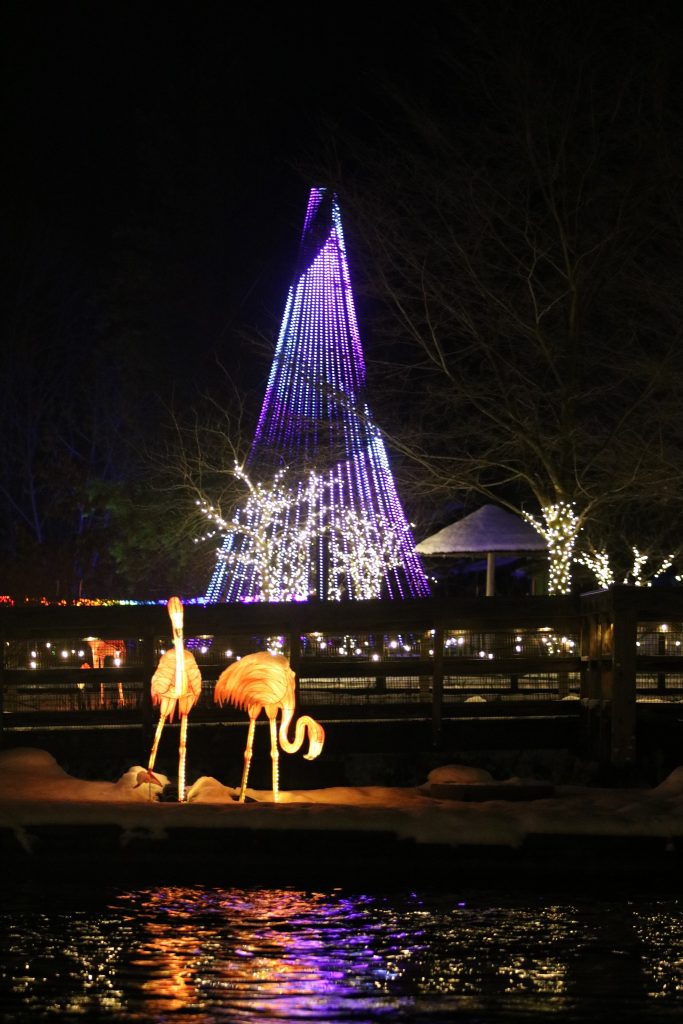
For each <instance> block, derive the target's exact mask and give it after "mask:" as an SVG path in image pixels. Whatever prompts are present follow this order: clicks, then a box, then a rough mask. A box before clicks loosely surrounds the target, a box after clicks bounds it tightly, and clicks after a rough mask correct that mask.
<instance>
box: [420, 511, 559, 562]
mask: <svg viewBox="0 0 683 1024" xmlns="http://www.w3.org/2000/svg"><path fill="white" fill-rule="evenodd" d="M416 550H417V551H418V552H419V553H420V554H421V555H435V556H439V555H442V556H446V555H474V554H482V553H485V552H489V551H496V552H506V553H508V554H512V553H522V552H525V553H530V552H533V551H547V550H548V545H547V542H546V541H545V540H544V539H543V537H541V535H540V534H539V533H537V532H536V530H534V528H533V526H531V525H530V524H529V523H527V522H525V521H524V520H523V519H521V518H520V517H519V516H516V515H513V514H512V513H511V512H506V511H504V509H502V508H499V507H498V506H497V505H484V506H483V507H482V508H480V509H477V511H476V512H472V513H471V514H470V515H468V516H465V517H464V518H463V519H458V520H457V522H455V523H451V524H450V526H445V527H444V528H443V529H442V530H439V531H438V532H437V533H434V534H432V536H431V537H427V538H425V540H423V541H422V542H421V543H420V544H417V545H416Z"/></svg>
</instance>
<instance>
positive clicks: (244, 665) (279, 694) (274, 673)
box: [214, 651, 325, 803]
mask: <svg viewBox="0 0 683 1024" xmlns="http://www.w3.org/2000/svg"><path fill="white" fill-rule="evenodd" d="M294 678H295V677H294V673H293V672H292V670H291V669H290V667H289V663H288V661H287V659H286V658H283V657H282V655H281V654H268V652H267V651H259V652H258V653H257V654H247V656H246V657H245V658H242V659H241V660H240V661H236V662H234V663H233V664H232V665H230V667H229V668H226V670H225V671H224V672H222V673H221V675H220V676H219V677H218V682H217V683H216V689H215V691H214V700H216V701H217V702H218V703H219V704H220V705H223V704H224V703H225V702H226V701H227V702H228V703H229V704H232V705H233V706H234V707H237V708H241V709H242V710H243V711H246V712H247V713H248V715H249V733H248V735H247V745H246V748H245V750H244V771H243V773H242V785H241V787H240V796H239V799H240V803H243V802H244V798H245V794H246V791H247V777H248V775H249V766H250V765H251V755H252V750H253V746H254V730H255V728H256V719H257V718H258V716H259V715H260V714H261V711H265V713H266V715H267V716H268V720H269V722H270V756H271V758H272V761H273V801H274V803H277V801H278V796H279V784H280V783H279V751H278V739H279V741H280V746H281V747H282V749H283V750H284V751H285V753H287V754H295V753H296V752H297V750H299V749H300V748H301V744H302V743H303V741H304V736H305V733H306V732H308V753H307V754H304V757H305V758H306V759H307V760H308V761H312V760H313V758H314V757H317V756H318V754H319V753H320V751H321V750H322V749H323V743H324V742H325V730H324V729H323V727H322V725H320V723H319V722H316V721H315V719H313V718H310V717H309V716H308V715H303V716H302V717H301V718H299V719H298V720H297V723H296V732H295V735H294V740H293V741H292V740H290V739H289V737H288V736H287V732H288V730H289V726H290V724H291V721H292V718H293V717H294V709H295V706H296V698H295V695H294ZM278 711H282V718H281V720H280V729H279V732H278V731H277V726H276V719H277V713H278Z"/></svg>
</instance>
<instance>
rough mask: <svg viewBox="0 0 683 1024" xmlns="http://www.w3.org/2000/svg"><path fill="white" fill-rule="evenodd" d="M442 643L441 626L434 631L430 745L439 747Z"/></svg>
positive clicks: (441, 702) (441, 708)
mask: <svg viewBox="0 0 683 1024" xmlns="http://www.w3.org/2000/svg"><path fill="white" fill-rule="evenodd" d="M443 641H444V631H443V627H442V626H437V627H436V629H435V630H434V660H433V667H432V744H433V745H434V746H435V747H439V746H440V745H441V716H442V711H443Z"/></svg>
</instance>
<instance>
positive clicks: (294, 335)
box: [206, 189, 429, 602]
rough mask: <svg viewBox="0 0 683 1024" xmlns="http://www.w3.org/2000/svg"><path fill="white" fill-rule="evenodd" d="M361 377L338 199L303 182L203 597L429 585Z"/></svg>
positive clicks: (326, 594)
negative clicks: (261, 391) (278, 299)
mask: <svg viewBox="0 0 683 1024" xmlns="http://www.w3.org/2000/svg"><path fill="white" fill-rule="evenodd" d="M364 385H365V363H364V360H363V351H362V346H361V341H360V334H359V331H358V323H357V320H356V312H355V308H354V301H353V293H352V290H351V279H350V274H349V268H348V262H347V257H346V248H345V245H344V235H343V231H342V225H341V218H340V214H339V205H338V202H337V198H336V196H335V195H334V193H330V192H328V191H327V190H325V189H312V191H311V194H310V197H309V201H308V208H307V210H306V217H305V220H304V229H303V234H302V239H301V248H300V254H299V260H298V265H297V271H296V274H295V278H294V281H293V284H292V286H291V288H290V290H289V295H288V297H287V303H286V306H285V312H284V316H283V320H282V326H281V329H280V335H279V338H278V343H277V348H276V352H275V356H274V359H273V364H272V367H271V371H270V376H269V380H268V385H267V388H266V394H265V397H264V401H263V407H262V409H261V415H260V417H259V421H258V425H257V427H256V433H255V436H254V441H253V444H252V448H251V452H250V454H249V459H248V464H247V471H246V473H245V474H244V478H245V480H246V481H247V483H248V485H249V489H250V495H249V498H248V500H247V503H246V505H245V507H244V508H243V509H242V510H241V511H240V513H238V515H237V516H236V517H235V519H234V520H233V522H232V523H231V524H230V525H229V526H228V525H227V524H224V528H225V530H226V534H225V538H224V542H223V546H222V548H221V550H220V552H219V556H218V561H217V564H216V568H215V570H214V573H213V576H212V578H211V582H210V584H209V588H208V590H207V593H206V600H207V601H208V602H216V601H221V600H222V601H244V600H307V599H308V598H309V597H316V598H318V599H321V600H341V599H344V598H352V599H359V598H369V597H380V596H386V597H393V598H401V597H421V596H426V595H427V594H428V593H429V587H428V584H427V580H426V577H425V574H424V571H423V569H422V566H421V564H420V561H419V558H418V555H417V553H416V552H415V545H414V541H413V538H412V535H411V532H410V528H409V525H408V523H407V520H406V517H405V514H404V512H403V509H402V506H401V503H400V500H399V497H398V494H397V493H396V488H395V485H394V480H393V476H392V473H391V469H390V467H389V461H388V458H387V454H386V450H385V447H384V443H383V441H382V439H381V437H380V434H379V431H378V430H377V428H376V427H375V426H374V424H373V422H372V418H371V416H370V412H369V409H368V407H367V405H366V404H365V402H364V401H363V400H362V399H361V397H360V394H361V390H362V389H363V387H364ZM254 478H256V479H258V480H259V481H262V483H260V484H257V485H254V484H253V483H252V482H251V481H252V479H254ZM264 481H265V482H264Z"/></svg>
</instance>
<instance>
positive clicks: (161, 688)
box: [151, 649, 202, 722]
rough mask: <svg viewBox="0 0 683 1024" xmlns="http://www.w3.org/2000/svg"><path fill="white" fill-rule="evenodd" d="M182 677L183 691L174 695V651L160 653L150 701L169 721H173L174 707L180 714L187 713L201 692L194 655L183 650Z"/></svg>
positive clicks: (200, 680)
mask: <svg viewBox="0 0 683 1024" xmlns="http://www.w3.org/2000/svg"><path fill="white" fill-rule="evenodd" d="M183 653H184V664H183V678H184V692H183V693H181V695H180V697H177V696H176V657H177V654H176V651H175V649H173V650H170V651H166V653H165V654H162V656H161V658H160V660H159V664H158V665H157V669H156V672H155V673H154V675H153V676H152V684H151V688H152V703H153V704H158V705H159V710H160V711H161V714H162V715H163V716H164V718H168V720H169V722H172V721H173V716H174V714H175V711H176V707H177V708H178V711H179V713H180V714H181V715H187V714H189V713H190V711H191V710H192V708H193V707H194V706H195V704H196V703H197V701H198V700H199V697H200V695H201V692H202V676H201V672H200V671H199V667H198V665H197V662H196V661H195V659H194V655H193V654H191V653H190V651H184V652H183Z"/></svg>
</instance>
